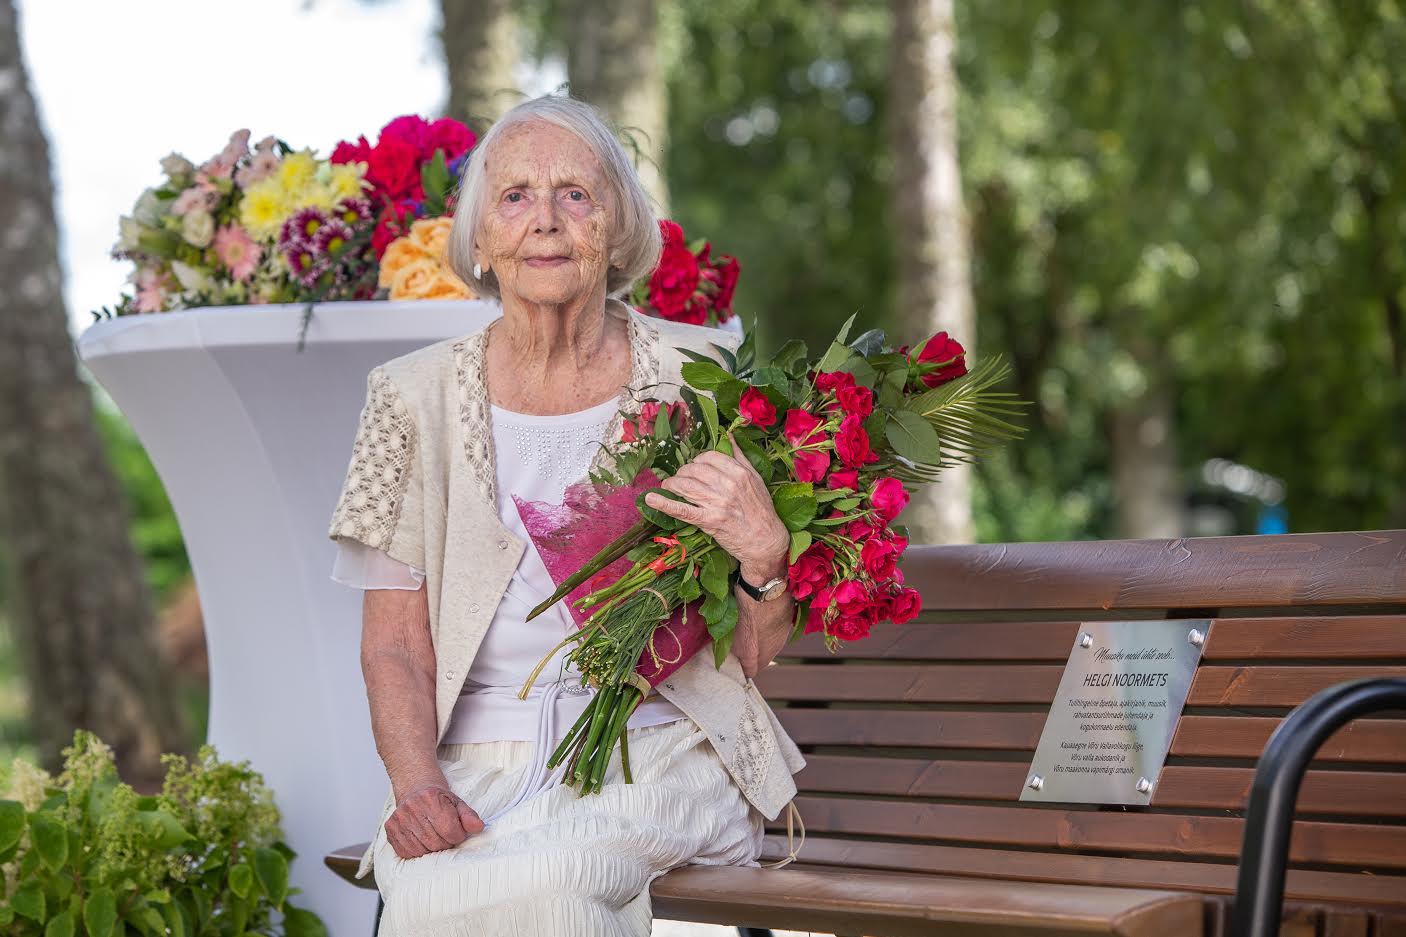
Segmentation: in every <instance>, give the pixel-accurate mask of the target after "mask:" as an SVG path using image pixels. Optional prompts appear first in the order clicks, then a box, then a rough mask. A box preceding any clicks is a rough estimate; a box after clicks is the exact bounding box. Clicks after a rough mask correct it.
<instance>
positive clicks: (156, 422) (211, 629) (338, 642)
mask: <svg viewBox="0 0 1406 937" xmlns="http://www.w3.org/2000/svg"><path fill="white" fill-rule="evenodd" d="M303 309H304V307H303V306H300V305H296V306H244V307H234V308H210V309H197V310H190V311H187V312H178V313H161V314H155V315H141V316H124V317H121V318H118V319H109V320H102V321H99V322H96V323H94V324H93V325H92V326H90V327H89V328H88V329H87V330H86V331H85V332H84V333H83V334H82V335H81V336H80V338H79V339H78V341H77V343H76V346H77V350H78V354H79V357H80V358H81V359H82V361H83V363H84V364H85V365H86V366H87V367H88V369H89V370H90V371H91V373H92V374H93V376H94V377H95V378H96V379H97V380H98V382H99V383H101V384H102V386H103V387H104V388H105V389H106V390H107V392H108V393H109V394H110V395H111V396H112V399H113V400H114V401H115V402H116V404H117V405H118V407H120V408H121V409H122V412H123V413H124V414H125V415H126V417H127V418H128V420H129V421H130V422H131V424H132V426H133V428H134V429H135V431H136V433H137V435H138V436H139V437H140V439H141V441H142V443H143V445H144V446H145V447H146V449H147V452H148V453H149V455H150V456H151V459H152V462H153V464H154V465H155V466H156V470H157V472H158V473H159V474H160V476H161V480H162V482H163V483H164V484H165V487H166V490H167V493H168V495H169V496H170V499H171V503H172V506H173V507H174V509H175V512H176V515H177V517H178V519H179V521H180V525H181V532H182V534H183V536H184V538H185V543H186V548H187V552H188V553H189V555H190V560H191V565H192V566H193V568H194V571H195V578H196V584H197V586H198V588H199V592H200V602H201V609H202V612H203V614H204V619H205V639H206V644H207V647H208V650H209V655H210V732H209V739H210V741H211V742H212V743H213V744H214V745H215V746H216V747H217V748H218V750H219V753H220V756H221V757H222V758H226V759H244V758H247V759H249V760H250V761H251V762H252V763H253V766H254V767H255V768H256V769H258V770H259V771H261V772H263V774H264V776H265V778H266V779H267V780H268V782H269V784H270V786H271V787H272V789H273V791H274V793H275V796H276V798H277V801H278V806H279V808H280V809H281V810H282V812H283V824H284V830H285V833H286V834H287V839H288V842H289V844H290V845H291V846H292V847H293V848H294V849H295V850H296V851H297V852H298V853H299V858H298V860H297V861H296V862H295V863H294V864H293V875H292V883H293V884H294V885H295V886H297V887H299V888H302V889H303V891H304V894H303V895H302V896H301V898H300V900H301V902H302V903H303V904H304V905H305V906H307V907H310V908H312V909H313V910H315V911H316V912H317V913H318V914H320V915H322V917H323V919H324V920H325V921H326V922H327V925H328V928H329V930H330V932H331V933H332V934H333V935H334V937H368V935H370V934H371V932H372V921H373V917H374V911H375V895H374V893H370V892H366V891H358V890H356V889H354V888H352V887H351V886H350V885H347V884H346V883H344V882H342V881H341V880H339V879H337V878H336V877H335V876H334V875H333V874H332V873H331V872H330V871H328V870H327V869H326V867H325V866H323V864H322V855H323V854H324V853H325V852H326V851H327V850H329V849H331V848H334V847H338V846H346V845H349V844H352V843H357V842H362V841H364V840H367V839H370V837H371V834H372V832H373V827H374V825H375V821H376V818H377V816H378V815H379V810H380V807H381V804H382V800H383V798H384V796H385V791H386V776H385V771H384V768H383V767H382V765H381V761H380V759H379V758H378V757H377V755H376V750H375V745H374V742H373V740H372V737H371V729H370V722H369V718H368V714H367V708H366V696H365V688H364V686H363V683H362V679H361V669H360V663H359V658H358V641H359V637H360V625H361V598H362V594H361V593H360V592H358V591H357V590H354V589H349V588H347V587H345V586H343V585H339V584H338V583H335V582H333V581H332V580H331V579H330V578H329V572H330V571H331V568H332V561H333V558H334V556H335V553H336V548H335V544H334V543H333V542H332V541H331V540H329V539H327V525H328V523H329V520H330V518H331V515H332V509H333V507H334V504H335V501H336V498H337V494H338V492H339V490H340V487H341V484H342V480H343V477H344V475H345V473H346V468H347V463H348V461H349V459H350V458H351V446H352V440H353V437H354V435H355V432H356V424H357V417H358V415H359V413H360V411H361V406H362V403H363V402H364V400H365V395H366V375H367V372H369V371H370V370H371V368H373V367H374V366H376V365H378V364H381V363H382V362H384V361H387V360H388V359H390V358H394V357H396V356H397V355H401V354H404V353H406V352H408V351H412V350H414V349H416V348H422V347H424V346H425V345H429V344H432V343H434V342H437V341H440V340H442V339H445V338H449V337H452V336H456V335H461V334H464V333H466V332H470V331H472V330H473V329H475V328H477V327H478V326H480V325H482V324H484V323H486V322H488V321H489V320H491V319H492V318H494V317H495V316H497V315H498V314H499V312H498V307H497V306H496V305H494V304H490V303H485V302H477V301H475V302H464V301H435V302H407V303H389V302H367V303H333V304H327V305H322V306H318V307H317V308H316V309H315V311H314V314H313V317H312V320H311V322H310V323H309V327H308V331H307V336H306V346H305V347H304V349H303V351H302V352H298V351H297V344H298V334H299V330H300V327H301V321H302V315H303ZM735 322H736V320H734V323H735ZM734 323H729V325H730V326H733V327H734V328H735V327H736V326H735V324H734Z"/></svg>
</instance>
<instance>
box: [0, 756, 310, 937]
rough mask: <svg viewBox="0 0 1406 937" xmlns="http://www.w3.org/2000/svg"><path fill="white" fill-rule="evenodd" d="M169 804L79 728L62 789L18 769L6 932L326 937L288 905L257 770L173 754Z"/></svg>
mask: <svg viewBox="0 0 1406 937" xmlns="http://www.w3.org/2000/svg"><path fill="white" fill-rule="evenodd" d="M162 761H163V763H164V764H165V765H166V779H165V783H164V784H163V785H162V790H161V793H160V794H158V795H154V796H142V795H139V794H138V793H137V792H136V791H135V790H133V789H132V788H131V787H130V786H129V785H127V784H124V783H122V782H121V780H120V779H119V778H118V776H117V769H116V767H115V765H114V763H113V758H112V751H111V749H109V748H108V747H107V746H106V745H104V744H103V743H102V742H101V741H99V740H98V738H97V737H96V736H95V735H93V734H92V733H90V732H84V731H79V732H77V733H76V734H75V735H74V739H73V745H72V747H70V748H67V749H65V750H64V769H63V773H61V774H60V775H59V776H58V778H57V779H55V778H52V777H51V776H49V775H48V774H47V773H46V772H44V771H42V770H41V769H39V768H36V767H34V766H33V765H31V764H29V763H28V762H25V761H21V760H16V761H15V763H14V766H13V767H12V769H11V771H10V776H9V787H8V792H7V794H6V796H7V797H8V798H10V799H7V800H0V871H3V873H4V887H3V896H4V901H3V903H0V934H5V935H15V937H21V935H24V937H28V935H36V937H37V935H42V937H74V935H78V934H87V935H89V937H113V935H129V934H140V935H144V937H166V935H170V937H203V935H211V937H243V935H246V934H265V935H278V934H282V935H284V937H325V935H326V933H327V932H326V929H325V928H324V927H323V924H322V921H321V920H320V919H319V918H318V917H317V915H315V914H313V913H312V912H311V911H307V910H304V909H300V908H296V907H294V906H293V905H292V904H291V903H289V901H288V897H289V896H290V895H292V894H295V893H296V892H297V889H290V888H289V887H288V863H289V861H290V860H291V859H292V858H293V851H292V850H291V849H289V848H288V846H287V845H285V844H284V843H283V842H281V841H280V837H281V835H282V834H281V832H280V830H279V815H278V808H277V807H275V806H274V803H273V796H272V794H271V793H270V792H269V789H268V787H267V786H265V784H264V781H263V778H262V777H261V776H260V775H259V773H258V772H257V771H254V770H253V769H252V768H251V767H250V766H249V763H248V762H247V761H241V762H238V763H233V764H232V763H229V762H223V761H220V760H219V758H218V757H217V756H216V754H215V750H214V748H212V747H210V746H209V745H206V746H204V747H202V748H201V749H200V751H199V752H198V753H197V754H196V756H195V759H194V760H188V759H186V758H184V757H181V756H177V755H166V756H165V757H164V758H163V759H162Z"/></svg>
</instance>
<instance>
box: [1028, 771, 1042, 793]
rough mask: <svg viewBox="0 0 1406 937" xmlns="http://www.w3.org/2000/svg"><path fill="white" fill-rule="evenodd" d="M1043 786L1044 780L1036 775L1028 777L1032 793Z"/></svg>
mask: <svg viewBox="0 0 1406 937" xmlns="http://www.w3.org/2000/svg"><path fill="white" fill-rule="evenodd" d="M1044 786H1045V779H1044V778H1042V777H1040V776H1039V775H1038V774H1036V775H1032V776H1031V777H1030V789H1031V790H1032V791H1038V790H1039V789H1040V788H1042V787H1044Z"/></svg>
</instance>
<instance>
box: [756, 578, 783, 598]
mask: <svg viewBox="0 0 1406 937" xmlns="http://www.w3.org/2000/svg"><path fill="white" fill-rule="evenodd" d="M785 591H786V580H785V579H773V580H772V581H771V582H769V583H767V584H766V585H764V586H762V601H767V600H768V599H775V598H779V597H780V595H781V593H783V592H785Z"/></svg>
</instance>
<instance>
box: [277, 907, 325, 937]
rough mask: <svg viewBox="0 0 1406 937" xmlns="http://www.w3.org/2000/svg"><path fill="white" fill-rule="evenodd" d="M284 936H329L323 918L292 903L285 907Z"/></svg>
mask: <svg viewBox="0 0 1406 937" xmlns="http://www.w3.org/2000/svg"><path fill="white" fill-rule="evenodd" d="M283 934H284V937H327V928H326V927H325V926H324V925H323V923H322V918H320V917H318V916H317V915H316V914H313V913H312V912H311V911H305V910H303V909H302V908H294V907H292V906H291V905H290V906H289V907H287V908H284V909H283Z"/></svg>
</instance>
